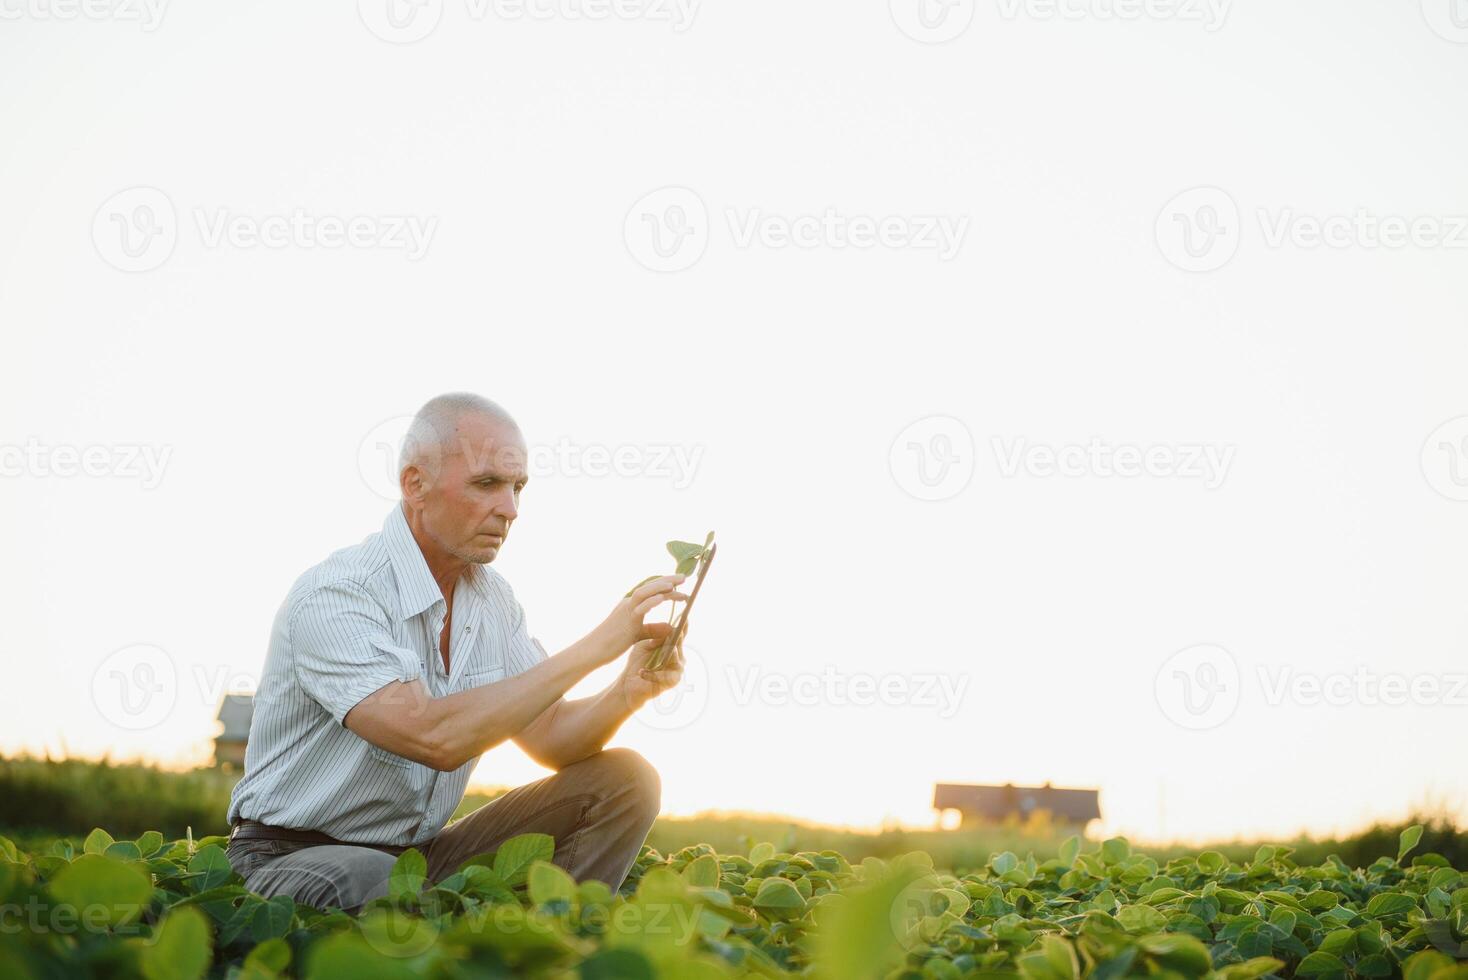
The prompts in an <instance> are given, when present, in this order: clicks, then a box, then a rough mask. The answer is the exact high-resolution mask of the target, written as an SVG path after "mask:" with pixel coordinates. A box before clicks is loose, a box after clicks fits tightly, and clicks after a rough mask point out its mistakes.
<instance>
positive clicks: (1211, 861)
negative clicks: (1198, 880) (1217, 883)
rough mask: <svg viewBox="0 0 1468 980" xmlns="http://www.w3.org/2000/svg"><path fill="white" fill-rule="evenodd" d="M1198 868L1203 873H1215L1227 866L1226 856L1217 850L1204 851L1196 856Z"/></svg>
mask: <svg viewBox="0 0 1468 980" xmlns="http://www.w3.org/2000/svg"><path fill="white" fill-rule="evenodd" d="M1197 864H1198V870H1199V871H1201V872H1203V873H1204V874H1205V875H1216V874H1218V873H1219V872H1220V871H1222V870H1223V869H1224V868H1226V867H1228V858H1226V857H1224V856H1223V855H1222V854H1219V853H1218V852H1217V851H1204V852H1203V853H1202V854H1199V855H1198V857H1197Z"/></svg>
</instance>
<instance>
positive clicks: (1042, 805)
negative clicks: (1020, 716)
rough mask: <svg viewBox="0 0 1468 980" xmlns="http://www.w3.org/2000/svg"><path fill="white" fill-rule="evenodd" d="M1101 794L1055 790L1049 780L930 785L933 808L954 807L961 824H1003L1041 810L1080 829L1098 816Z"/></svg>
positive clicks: (1087, 790) (944, 808)
mask: <svg viewBox="0 0 1468 980" xmlns="http://www.w3.org/2000/svg"><path fill="white" fill-rule="evenodd" d="M1100 797H1101V793H1100V791H1099V790H1094V789H1057V788H1056V787H1054V786H1051V785H1050V784H1049V783H1046V784H1045V785H1044V786H1015V785H1014V784H1013V783H1010V784H1008V785H1005V786H973V785H968V784H965V783H939V784H938V785H937V786H935V787H934V788H933V809H935V810H938V811H940V812H941V811H943V810H957V811H958V812H959V814H960V816H961V818H962V819H961V822H960V824H959V826H961V827H972V826H975V825H980V824H986V823H1003V822H1004V821H1005V820H1008V819H1011V818H1013V819H1018V820H1026V819H1028V818H1029V816H1030V815H1031V814H1033V813H1038V812H1040V811H1042V810H1043V811H1045V812H1046V813H1048V814H1049V815H1050V819H1051V820H1052V821H1053V822H1055V823H1057V824H1061V825H1063V826H1073V827H1075V828H1077V829H1082V828H1084V827H1085V826H1086V824H1087V823H1089V822H1090V821H1092V820H1099V819H1101V801H1100Z"/></svg>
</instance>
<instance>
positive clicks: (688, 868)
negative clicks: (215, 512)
mask: <svg viewBox="0 0 1468 980" xmlns="http://www.w3.org/2000/svg"><path fill="white" fill-rule="evenodd" d="M1417 837H1418V833H1417V832H1414V829H1413V828H1408V832H1407V833H1405V834H1402V835H1400V840H1399V842H1398V847H1399V848H1400V850H1399V851H1398V855H1397V857H1391V856H1382V857H1379V858H1377V859H1376V860H1374V861H1373V862H1372V863H1371V864H1370V865H1369V866H1368V867H1366V868H1352V867H1350V866H1349V865H1347V864H1345V863H1344V862H1342V861H1340V860H1339V859H1338V858H1328V859H1326V860H1325V861H1323V862H1322V863H1320V864H1318V865H1311V864H1302V863H1299V862H1296V861H1295V860H1293V855H1292V850H1291V848H1289V847H1283V846H1277V845H1265V846H1262V847H1258V848H1255V849H1254V850H1253V851H1252V853H1251V854H1248V855H1244V856H1243V857H1242V859H1241V860H1230V859H1228V858H1227V857H1225V856H1224V855H1223V854H1221V853H1218V852H1204V853H1201V854H1181V855H1176V856H1173V857H1171V858H1168V859H1166V860H1163V861H1159V860H1158V858H1157V857H1155V856H1152V855H1148V854H1145V853H1139V852H1138V851H1136V850H1135V849H1133V848H1132V846H1131V845H1130V844H1129V843H1128V842H1126V841H1125V840H1123V839H1121V838H1114V839H1112V840H1108V841H1105V842H1103V843H1101V844H1100V845H1090V846H1087V845H1085V844H1083V843H1082V842H1081V841H1080V839H1079V838H1069V839H1067V840H1065V841H1063V842H1058V846H1057V847H1056V848H1055V849H1054V851H1053V852H1051V853H1055V852H1058V857H1057V858H1049V857H1040V856H1037V855H1036V854H1034V853H1033V851H1028V850H1027V851H1025V852H1024V856H1023V857H1021V856H1020V855H1019V853H1017V852H1016V851H1015V850H1011V849H1006V850H1003V851H999V852H996V853H992V854H990V855H987V856H986V857H985V859H984V860H983V861H982V862H981V863H976V864H975V866H974V867H973V869H972V870H968V871H964V872H961V873H955V872H954V871H951V870H944V869H942V868H941V867H935V865H934V862H933V860H932V858H931V857H930V856H929V855H927V854H926V853H924V852H921V851H912V852H908V853H905V854H902V855H898V856H896V857H894V858H892V859H890V860H886V859H883V858H879V857H872V856H868V857H865V858H864V859H863V860H860V861H858V862H856V863H853V862H852V861H851V860H849V859H848V858H847V857H846V856H844V855H843V854H841V853H840V852H838V851H836V850H830V849H827V850H821V851H817V850H791V849H789V848H788V847H785V846H783V844H775V843H771V842H760V843H752V844H750V845H749V846H747V847H743V848H740V851H742V852H744V853H720V852H719V851H717V850H715V849H714V848H713V847H711V846H709V845H707V844H696V845H690V846H686V847H681V848H679V849H678V850H676V851H674V852H672V853H670V854H667V855H664V854H663V853H661V852H659V851H658V850H656V849H654V848H652V847H646V846H645V847H644V848H643V849H642V853H641V855H640V856H639V857H638V859H637V861H636V863H635V864H634V866H633V868H632V871H631V873H630V874H629V875H628V878H627V880H626V882H624V883H623V884H622V887H621V888H620V889H619V890H618V891H617V892H616V893H613V891H612V890H611V889H609V888H608V887H607V886H606V885H604V884H602V883H600V882H595V881H587V882H581V883H578V882H576V881H574V880H572V878H571V877H570V876H569V875H568V874H566V872H565V871H564V870H562V869H561V868H560V867H558V866H557V865H555V864H554V863H552V860H551V859H552V858H553V857H554V845H553V841H552V840H551V838H549V837H547V836H545V835H543V834H526V835H522V836H520V837H515V838H511V839H510V840H507V841H505V842H504V843H503V844H502V845H501V846H500V847H499V849H498V850H497V851H496V852H494V853H493V854H488V855H481V856H480V857H478V858H475V859H474V860H473V861H471V862H468V863H467V864H465V865H464V866H463V867H461V868H459V869H458V870H457V871H455V872H454V873H453V874H451V875H449V876H448V877H446V878H444V879H443V880H442V881H436V882H435V881H429V880H428V877H427V874H428V868H427V863H426V861H425V860H424V858H423V856H422V855H421V854H420V853H419V852H418V851H416V850H411V849H410V850H408V851H405V852H404V853H403V854H402V856H401V857H400V858H399V859H398V861H397V862H396V864H395V865H394V867H393V870H392V874H391V878H390V881H389V894H388V895H387V896H386V897H384V898H381V899H378V900H376V901H374V902H371V903H369V904H368V906H367V907H366V908H364V909H362V910H360V912H359V914H357V915H347V914H344V913H342V912H340V911H338V910H333V909H315V908H310V907H308V906H303V905H297V904H295V903H294V902H293V901H292V900H291V899H289V898H287V897H284V896H276V897H273V898H270V899H265V898H263V897H261V896H258V895H253V894H250V893H249V892H248V891H247V890H246V889H245V888H244V887H243V883H242V882H241V881H240V879H239V877H238V876H237V875H236V874H234V872H233V871H232V870H231V869H230V867H229V864H228V860H227V857H226V856H225V853H224V851H223V849H222V846H221V845H222V843H223V841H222V840H221V839H220V838H208V837H205V838H202V839H200V840H198V841H191V840H188V839H185V840H177V841H173V842H171V843H170V842H168V841H166V840H164V839H163V838H162V836H161V835H157V834H144V835H142V836H140V837H139V838H137V839H136V840H116V839H114V838H113V837H112V835H111V834H109V833H107V832H105V831H102V830H93V831H92V832H91V833H89V834H87V835H86V837H85V839H84V840H82V841H81V842H80V843H79V844H78V843H76V842H74V841H58V842H56V844H54V845H53V846H51V847H49V848H47V849H46V850H45V851H44V852H38V853H28V852H27V851H26V850H25V849H24V848H21V847H16V846H15V844H14V843H13V842H11V841H9V840H6V839H4V838H0V908H4V909H5V910H7V918H6V920H5V924H6V928H5V930H3V932H0V972H3V975H4V976H6V977H7V978H8V977H10V976H16V977H30V976H36V977H43V976H58V977H60V976H68V977H70V976H100V977H112V976H119V977H142V978H145V980H200V978H202V977H205V976H211V977H220V978H228V980H272V978H277V977H289V976H302V977H323V978H325V977H333V978H334V977H341V976H350V977H365V978H379V977H381V978H397V977H402V978H408V977H434V978H451V977H465V976H480V975H484V976H506V977H508V976H528V977H546V978H551V977H554V978H567V980H569V978H573V977H582V978H619V980H633V978H649V980H657V978H677V980H683V978H691V980H701V978H717V977H780V976H786V975H791V976H793V975H800V976H805V977H810V978H813V980H865V978H880V980H955V978H981V980H998V978H1000V977H1016V978H1019V980H1121V978H1127V977H1147V978H1151V980H1190V978H1199V980H1258V978H1261V977H1272V976H1278V977H1301V978H1315V977H1319V978H1325V980H1337V978H1339V980H1348V978H1350V980H1355V978H1378V977H1380V978H1401V980H1465V978H1468V964H1465V960H1468V875H1465V874H1464V873H1463V872H1461V871H1459V870H1457V869H1455V868H1453V867H1452V866H1451V865H1450V864H1449V862H1447V861H1446V860H1445V859H1443V858H1441V857H1440V856H1438V855H1435V854H1433V853H1427V854H1420V855H1418V856H1417V857H1416V858H1415V859H1414V860H1413V861H1412V862H1411V863H1410V864H1405V858H1406V856H1407V854H1408V853H1410V852H1411V851H1412V849H1413V845H1414V844H1415V843H1416V842H1417V841H1416V838H1417ZM120 845H126V846H120ZM31 910H34V911H31ZM11 913H17V914H11ZM17 924H19V926H20V927H19V928H16V925H17Z"/></svg>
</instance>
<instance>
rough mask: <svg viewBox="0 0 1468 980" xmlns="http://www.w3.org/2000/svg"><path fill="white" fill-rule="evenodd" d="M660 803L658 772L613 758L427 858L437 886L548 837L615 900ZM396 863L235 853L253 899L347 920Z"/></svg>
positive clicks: (482, 820)
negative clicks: (512, 841) (510, 843)
mask: <svg viewBox="0 0 1468 980" xmlns="http://www.w3.org/2000/svg"><path fill="white" fill-rule="evenodd" d="M660 803H661V782H660V781H659V779H658V774H657V770H655V769H653V767H652V766H651V764H649V763H648V761H647V760H646V759H644V758H643V757H642V756H640V755H638V754H637V753H636V752H633V751H632V750H631V749H606V750H604V751H602V752H598V753H597V754H596V755H593V756H590V757H589V758H586V759H583V760H581V761H580V762H577V763H575V764H573V765H569V766H567V767H566V768H564V769H562V770H561V771H559V772H557V773H555V774H554V775H552V776H547V777H546V778H544V779H541V780H538V781H536V782H533V783H529V784H527V785H525V786H521V787H518V788H516V789H513V790H511V791H510V792H508V793H506V794H505V795H504V796H501V797H500V798H499V799H497V800H492V801H490V802H489V803H486V804H485V805H484V806H482V807H480V808H479V809H478V810H475V811H474V812H473V813H471V814H469V815H468V816H466V817H463V818H462V819H459V820H456V821H454V822H453V823H451V824H449V825H448V826H447V827H445V828H444V829H443V830H442V831H441V832H440V833H439V834H438V836H436V837H434V838H433V840H431V841H430V842H429V843H428V844H427V846H426V847H420V848H419V850H421V851H423V855H424V857H425V858H427V859H428V879H429V881H435V882H436V881H441V880H442V879H444V878H446V877H448V876H449V875H451V874H453V873H454V872H455V871H457V870H458V869H459V867H460V866H461V865H462V864H463V863H464V862H465V861H467V860H469V859H470V858H472V857H475V856H476V855H479V854H483V853H485V852H486V851H493V850H495V849H496V848H497V847H499V845H500V844H502V843H503V842H504V841H506V840H508V839H509V838H511V837H514V836H515V835H517V834H531V833H539V834H549V835H550V836H551V837H553V838H555V842H556V853H555V857H554V859H553V860H554V863H555V864H557V865H559V866H560V867H561V868H562V869H564V870H565V871H566V872H567V873H569V874H570V875H571V877H573V878H575V879H576V880H577V881H583V880H586V879H595V880H597V881H601V882H605V883H606V884H607V886H608V887H610V888H611V889H612V890H613V891H616V890H617V889H618V888H619V887H620V886H621V884H622V881H623V880H624V879H625V878H626V877H627V871H628V870H629V869H630V868H631V867H632V862H633V861H635V860H636V859H637V854H638V851H639V850H641V848H642V843H643V841H644V840H646V839H647V832H648V831H649V830H650V829H651V828H652V822H653V819H654V818H656V817H657V814H658V808H659V805H660ZM396 860H397V859H396V858H395V857H394V856H393V855H392V854H389V853H387V852H385V851H379V850H376V849H375V848H371V847H354V846H349V845H339V844H301V843H295V842H290V841H273V840H245V839H239V840H234V841H231V842H230V845H229V861H230V864H231V866H232V867H233V868H234V870H235V871H236V872H238V873H239V874H240V876H241V877H243V878H244V879H245V887H246V888H248V889H249V890H250V891H252V892H255V893H256V894H258V895H263V896H265V897H266V898H269V897H271V896H274V895H289V896H291V897H292V898H294V899H295V900H296V901H298V902H302V903H305V904H307V905H314V906H316V907H317V908H339V909H345V910H347V911H355V910H357V909H359V908H361V907H362V906H363V905H365V904H366V903H368V902H370V901H372V900H373V899H374V898H380V897H383V896H385V895H387V893H388V876H389V874H390V872H391V871H392V866H393V864H394V862H395V861H396Z"/></svg>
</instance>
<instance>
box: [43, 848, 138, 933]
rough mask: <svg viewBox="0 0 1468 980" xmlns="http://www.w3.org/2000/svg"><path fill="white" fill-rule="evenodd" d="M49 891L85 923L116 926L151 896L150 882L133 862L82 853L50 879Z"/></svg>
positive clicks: (135, 914)
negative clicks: (83, 917)
mask: <svg viewBox="0 0 1468 980" xmlns="http://www.w3.org/2000/svg"><path fill="white" fill-rule="evenodd" d="M50 890H51V894H52V896H53V897H55V899H56V900H57V901H58V902H60V903H62V904H63V905H69V906H71V907H72V908H73V909H75V910H76V912H77V914H79V915H84V916H87V920H86V921H88V922H101V923H104V924H106V925H110V926H116V925H120V924H122V923H126V922H133V921H135V920H136V919H138V918H139V917H140V916H141V915H142V914H143V910H144V908H146V906H147V905H148V903H149V901H150V900H151V899H152V897H153V881H152V879H151V878H149V877H148V875H147V873H145V872H144V871H143V870H142V868H140V867H138V866H137V865H136V864H127V863H124V862H122V861H118V860H115V859H114V858H109V857H104V856H103V855H101V854H84V855H82V856H81V857H79V858H77V859H76V860H75V861H73V862H71V863H70V864H68V865H67V866H66V867H64V868H62V869H61V871H60V872H59V873H58V874H57V875H56V877H55V878H54V879H53V880H52V881H51V885H50Z"/></svg>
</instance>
